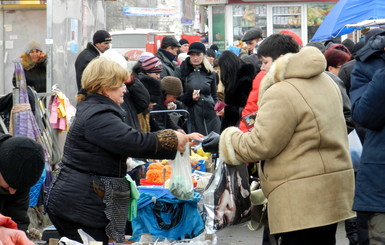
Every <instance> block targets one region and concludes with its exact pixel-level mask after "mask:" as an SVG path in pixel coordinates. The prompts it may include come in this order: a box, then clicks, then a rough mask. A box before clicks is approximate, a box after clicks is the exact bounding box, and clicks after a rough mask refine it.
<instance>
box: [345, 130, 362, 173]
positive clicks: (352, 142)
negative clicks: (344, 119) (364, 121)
mask: <svg viewBox="0 0 385 245" xmlns="http://www.w3.org/2000/svg"><path fill="white" fill-rule="evenodd" d="M348 140H349V150H350V156H351V157H352V162H353V168H354V171H356V172H357V171H358V169H359V166H360V160H361V154H362V144H361V140H360V138H359V137H358V134H357V132H356V130H353V131H352V132H350V133H349V135H348Z"/></svg>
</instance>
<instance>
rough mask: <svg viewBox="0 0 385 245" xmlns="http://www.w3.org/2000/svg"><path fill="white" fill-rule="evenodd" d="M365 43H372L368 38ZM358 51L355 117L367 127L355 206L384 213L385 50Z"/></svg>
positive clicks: (353, 89) (353, 86)
mask: <svg viewBox="0 0 385 245" xmlns="http://www.w3.org/2000/svg"><path fill="white" fill-rule="evenodd" d="M366 45H371V41H368V43H367V44H366ZM366 45H365V46H366ZM361 51H362V49H361V50H360V51H358V52H357V56H358V60H357V61H356V64H355V67H354V69H353V72H352V74H351V89H350V98H351V101H352V117H353V120H354V121H356V122H358V123H359V124H361V125H362V126H363V127H365V128H366V136H365V142H364V145H363V149H362V155H361V162H360V167H359V171H358V173H357V178H356V192H355V197H354V206H353V209H354V210H356V211H367V212H380V213H384V212H385V185H384V180H385V150H384V148H385V96H384V95H385V86H384V85H385V81H384V78H385V70H384V67H385V53H384V52H383V51H380V52H379V53H374V54H372V55H369V56H368V57H367V58H362V56H367V55H365V53H362V52H361Z"/></svg>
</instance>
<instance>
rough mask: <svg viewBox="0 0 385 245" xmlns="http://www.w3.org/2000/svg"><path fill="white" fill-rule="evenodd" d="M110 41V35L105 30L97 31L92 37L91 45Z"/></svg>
mask: <svg viewBox="0 0 385 245" xmlns="http://www.w3.org/2000/svg"><path fill="white" fill-rule="evenodd" d="M111 40H112V37H111V34H110V33H108V32H107V31H105V30H99V31H97V32H95V34H94V36H93V37H92V42H93V44H97V43H103V42H109V41H111Z"/></svg>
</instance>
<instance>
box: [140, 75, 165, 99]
mask: <svg viewBox="0 0 385 245" xmlns="http://www.w3.org/2000/svg"><path fill="white" fill-rule="evenodd" d="M140 81H141V82H142V83H143V85H144V86H145V87H146V89H147V91H148V93H149V94H150V101H151V102H154V103H158V102H159V100H160V96H161V95H162V89H161V87H160V81H158V80H157V79H155V78H152V77H150V76H143V77H141V78H140Z"/></svg>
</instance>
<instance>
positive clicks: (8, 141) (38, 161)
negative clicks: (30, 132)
mask: <svg viewBox="0 0 385 245" xmlns="http://www.w3.org/2000/svg"><path fill="white" fill-rule="evenodd" d="M0 154H1V158H0V173H1V175H2V176H3V178H4V180H5V181H6V182H7V183H8V185H9V186H10V187H12V188H14V189H16V190H28V189H29V188H30V187H31V186H33V185H34V184H35V183H36V182H37V181H38V180H39V178H40V177H41V175H42V173H43V169H44V151H43V147H42V146H41V145H40V144H39V143H37V142H36V141H34V140H32V139H30V138H28V137H23V136H13V137H12V136H10V135H1V136H0Z"/></svg>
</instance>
